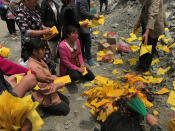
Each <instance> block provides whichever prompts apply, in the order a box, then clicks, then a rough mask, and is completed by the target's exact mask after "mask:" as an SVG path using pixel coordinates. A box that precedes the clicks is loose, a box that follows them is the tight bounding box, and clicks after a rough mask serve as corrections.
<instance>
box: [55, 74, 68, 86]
mask: <svg viewBox="0 0 175 131" xmlns="http://www.w3.org/2000/svg"><path fill="white" fill-rule="evenodd" d="M59 82H63V83H64V84H70V83H71V79H70V76H69V75H66V76H62V77H58V78H56V79H55V80H54V82H53V83H59Z"/></svg>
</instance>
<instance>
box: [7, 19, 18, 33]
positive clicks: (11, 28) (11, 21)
mask: <svg viewBox="0 0 175 131" xmlns="http://www.w3.org/2000/svg"><path fill="white" fill-rule="evenodd" d="M6 24H7V28H8V31H9V33H10V34H13V33H16V29H15V20H14V19H7V20H6Z"/></svg>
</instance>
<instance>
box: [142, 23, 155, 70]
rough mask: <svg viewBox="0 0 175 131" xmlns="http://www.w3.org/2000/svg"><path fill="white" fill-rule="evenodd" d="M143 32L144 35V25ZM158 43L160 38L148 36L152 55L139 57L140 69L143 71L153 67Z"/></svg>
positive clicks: (147, 54)
mask: <svg viewBox="0 0 175 131" xmlns="http://www.w3.org/2000/svg"><path fill="white" fill-rule="evenodd" d="M142 30H143V31H142V35H143V34H144V33H145V31H146V29H145V27H144V26H143V25H142ZM157 41H158V38H151V37H150V36H148V45H152V54H149V53H146V54H144V55H142V56H141V57H139V68H141V69H142V70H143V71H147V70H148V69H149V67H150V65H151V62H152V58H153V56H154V55H155V53H156V52H157V51H156V46H157ZM143 43H144V42H143Z"/></svg>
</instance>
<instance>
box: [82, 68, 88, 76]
mask: <svg viewBox="0 0 175 131" xmlns="http://www.w3.org/2000/svg"><path fill="white" fill-rule="evenodd" d="M87 73H88V71H87V69H86V67H84V73H83V75H84V76H85V75H86V74H87Z"/></svg>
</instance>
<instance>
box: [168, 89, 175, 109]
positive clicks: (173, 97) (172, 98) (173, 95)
mask: <svg viewBox="0 0 175 131" xmlns="http://www.w3.org/2000/svg"><path fill="white" fill-rule="evenodd" d="M167 103H169V104H171V105H173V106H175V92H174V91H171V92H170V94H169V97H168V100H167Z"/></svg>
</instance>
